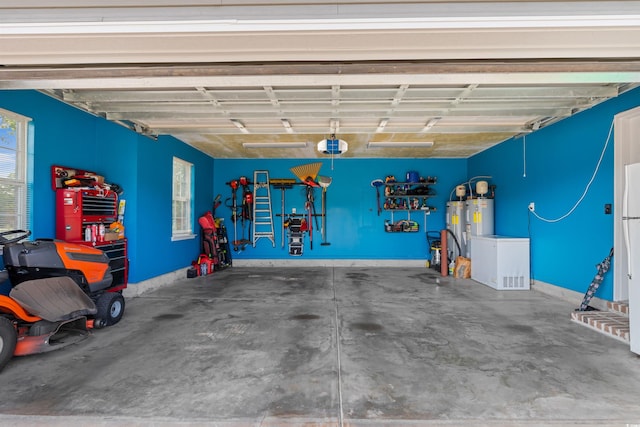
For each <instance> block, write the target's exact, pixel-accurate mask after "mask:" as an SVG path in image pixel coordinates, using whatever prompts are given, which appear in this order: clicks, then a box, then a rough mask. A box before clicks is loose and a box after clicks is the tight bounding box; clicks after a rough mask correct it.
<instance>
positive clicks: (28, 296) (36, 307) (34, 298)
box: [9, 276, 98, 322]
mask: <svg viewBox="0 0 640 427" xmlns="http://www.w3.org/2000/svg"><path fill="white" fill-rule="evenodd" d="M9 296H10V297H11V298H13V299H14V300H16V301H17V302H18V303H19V304H20V305H21V306H22V307H24V309H25V310H27V311H28V312H29V313H31V314H33V315H35V316H38V317H41V318H43V319H45V320H48V321H50V322H59V321H63V320H70V319H74V318H77V317H80V316H88V315H93V314H96V313H97V312H98V310H97V309H96V306H95V304H94V303H93V301H92V300H91V298H89V297H88V296H87V294H85V293H84V292H83V291H82V289H80V287H79V286H78V285H77V284H76V282H75V281H74V280H73V279H72V278H70V277H67V276H62V277H50V278H47V279H35V280H27V281H25V282H22V283H20V284H19V285H17V286H15V287H14V288H13V289H12V290H11V292H10V294H9Z"/></svg>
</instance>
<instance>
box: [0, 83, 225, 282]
mask: <svg viewBox="0 0 640 427" xmlns="http://www.w3.org/2000/svg"><path fill="white" fill-rule="evenodd" d="M0 108H4V109H6V110H9V111H13V112H15V113H18V114H21V115H24V116H27V117H30V118H31V119H33V129H34V135H33V141H34V165H33V172H34V182H33V188H34V198H33V212H34V216H33V225H32V231H33V236H35V237H46V238H51V237H55V194H54V191H53V190H52V187H51V166H52V165H63V166H69V167H76V168H79V169H86V170H91V171H95V172H96V173H99V174H101V175H104V176H105V177H106V179H107V181H108V182H112V183H117V184H119V185H120V186H121V187H122V188H123V189H124V193H123V195H122V198H124V199H126V200H127V208H126V214H125V227H126V235H127V239H128V241H129V258H130V260H131V268H130V276H129V280H130V282H132V283H136V282H140V281H143V280H146V279H149V278H152V277H155V276H158V275H161V274H164V273H169V272H172V271H175V270H177V269H179V268H184V267H186V266H188V265H189V264H190V263H191V261H192V260H193V259H194V258H195V257H196V256H197V253H198V251H199V247H200V241H199V238H198V237H196V238H194V239H191V240H184V241H179V242H172V241H171V191H172V186H171V177H172V159H173V156H177V157H180V158H181V159H183V160H186V161H188V162H191V163H193V164H194V166H195V172H196V175H195V183H194V187H195V211H196V212H198V211H201V210H204V209H206V207H207V206H210V205H211V200H212V188H213V182H212V180H211V177H212V176H213V159H211V158H210V157H209V156H207V155H205V154H203V153H201V152H199V151H197V150H195V149H194V148H192V147H190V146H188V145H186V144H184V143H182V142H180V141H178V140H177V139H175V138H171V137H161V138H159V139H158V141H153V140H151V139H149V138H146V137H143V136H140V135H137V134H136V133H134V132H131V131H130V130H128V129H126V128H123V127H121V126H119V125H116V124H114V123H110V122H108V121H106V120H104V119H102V118H99V117H94V116H91V115H89V114H86V113H84V112H81V111H79V110H78V109H76V108H72V107H70V106H67V105H65V104H64V103H61V102H59V101H57V100H55V99H53V98H50V97H48V96H45V95H43V94H40V93H38V92H35V91H0ZM194 231H196V233H197V232H198V227H197V224H195V229H194Z"/></svg>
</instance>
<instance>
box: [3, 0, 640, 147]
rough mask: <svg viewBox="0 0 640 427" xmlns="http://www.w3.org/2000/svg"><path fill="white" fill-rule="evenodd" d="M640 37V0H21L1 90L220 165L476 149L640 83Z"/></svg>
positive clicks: (8, 31)
mask: <svg viewBox="0 0 640 427" xmlns="http://www.w3.org/2000/svg"><path fill="white" fill-rule="evenodd" d="M638 41H640V3H639V2H634V1H628V2H625V1H622V2H620V1H617V2H607V1H604V2H456V1H450V2H447V3H437V2H400V1H386V2H377V1H358V0H353V1H349V2H341V1H332V2H328V1H323V0H317V1H314V2H307V1H303V0H298V1H296V0H289V1H285V0H283V1H279V2H271V1H253V2H250V1H243V0H230V1H226V2H225V1H223V2H220V1H206V0H200V1H190V2H188V3H187V4H181V3H180V2H177V1H169V0H165V1H161V0H156V1H151V0H132V1H111V2H104V1H102V2H97V1H87V2H83V6H81V7H79V6H76V5H75V4H74V2H71V1H62V0H56V1H44V0H31V1H29V0H27V1H21V2H11V1H5V2H3V3H2V5H0V42H1V43H2V45H3V51H2V52H0V64H1V66H0V88H4V89H36V90H41V91H43V92H44V93H47V94H49V95H51V96H54V97H56V98H59V99H61V100H63V101H64V102H66V103H69V104H71V105H74V106H76V107H78V108H80V109H82V110H86V111H88V112H91V113H92V114H95V115H99V116H102V117H105V118H106V119H108V120H111V121H114V122H117V123H119V124H122V125H124V126H127V127H129V128H131V129H134V130H136V131H137V132H139V133H141V134H145V135H148V136H150V137H152V138H153V137H155V136H157V135H163V134H168V135H173V136H174V137H176V138H178V139H180V140H182V141H184V142H185V143H187V144H190V145H192V146H194V147H196V148H198V149H199V150H201V151H203V152H205V153H208V154H210V155H211V156H213V157H216V158H272V157H275V158H282V157H300V158H313V157H325V156H326V154H322V153H319V152H318V151H317V149H316V145H317V143H318V142H319V141H321V140H323V139H325V138H328V137H331V135H335V136H336V137H337V138H339V139H342V140H344V141H346V142H347V143H348V145H349V148H348V151H347V152H345V153H343V154H341V156H343V157H357V158H364V157H380V158H391V157H439V158H451V157H453V158H455V157H463V158H464V157H469V156H471V155H473V154H475V153H477V152H480V151H482V150H484V149H486V148H489V147H491V146H493V145H495V144H497V143H500V142H502V141H504V140H506V139H508V138H511V137H513V136H516V135H527V134H529V133H531V132H535V131H536V130H538V129H540V128H543V127H545V126H548V125H549V124H551V123H554V122H557V121H558V120H562V119H564V118H566V117H570V116H572V115H574V114H576V113H578V112H580V111H583V110H585V109H587V108H590V107H592V106H593V105H596V104H598V103H600V102H602V101H605V100H607V99H610V98H612V97H615V96H618V95H619V94H621V93H623V92H625V91H627V90H629V89H632V88H634V87H636V86H637V85H638V83H640V60H639V58H640V43H639V42H638ZM371 141H385V142H386V141H389V142H395V143H401V142H423V141H432V142H434V145H433V147H428V148H415V147H412V148H400V147H397V146H392V147H386V148H370V147H369V146H368V143H369V142H371ZM282 142H298V143H303V145H305V146H304V147H302V148H273V144H274V143H282ZM244 143H258V144H263V145H264V147H261V148H246V147H245V146H244V145H243V144H244Z"/></svg>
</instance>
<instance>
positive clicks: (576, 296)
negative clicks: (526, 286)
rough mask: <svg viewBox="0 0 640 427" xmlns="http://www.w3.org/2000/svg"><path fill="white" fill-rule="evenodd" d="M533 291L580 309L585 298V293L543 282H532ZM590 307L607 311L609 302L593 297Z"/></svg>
mask: <svg viewBox="0 0 640 427" xmlns="http://www.w3.org/2000/svg"><path fill="white" fill-rule="evenodd" d="M531 290H533V291H537V292H541V293H543V294H546V295H549V296H552V297H555V298H559V299H561V300H563V301H567V302H569V303H571V304H573V305H575V306H576V308H578V307H580V304H581V303H582V299H583V298H584V292H583V293H580V292H576V291H573V290H571V289H566V288H562V287H560V286H556V285H552V284H550V283H545V282H541V281H539V280H532V281H531ZM585 292H586V290H585ZM589 305H590V306H591V307H594V308H597V309H598V310H607V301H606V300H603V299H601V298H597V297H593V298H592V299H591V302H590V303H589Z"/></svg>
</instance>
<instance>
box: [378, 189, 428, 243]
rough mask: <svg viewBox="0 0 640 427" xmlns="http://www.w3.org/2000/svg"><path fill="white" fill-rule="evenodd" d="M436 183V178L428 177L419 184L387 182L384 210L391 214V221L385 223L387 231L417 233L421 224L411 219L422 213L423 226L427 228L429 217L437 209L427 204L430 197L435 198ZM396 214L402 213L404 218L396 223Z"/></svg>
mask: <svg viewBox="0 0 640 427" xmlns="http://www.w3.org/2000/svg"><path fill="white" fill-rule="evenodd" d="M435 183H436V178H435V177H427V178H426V179H421V180H420V181H419V182H395V181H390V180H387V182H385V183H384V186H383V188H384V204H383V206H382V209H383V210H384V211H385V212H389V213H390V215H391V220H386V221H385V231H386V232H388V233H395V232H404V233H406V232H417V231H419V230H420V226H419V224H418V223H417V222H416V221H415V220H414V219H412V218H411V217H412V216H414V217H415V215H416V214H420V213H422V215H423V225H424V226H425V227H426V224H427V215H429V214H430V213H431V211H435V210H436V208H435V207H433V206H429V205H428V204H427V202H428V199H429V198H430V197H433V196H435V192H434V191H433V189H432V188H431V186H432V185H433V184H435ZM396 212H402V217H401V219H399V220H398V221H396V218H395V216H396Z"/></svg>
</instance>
